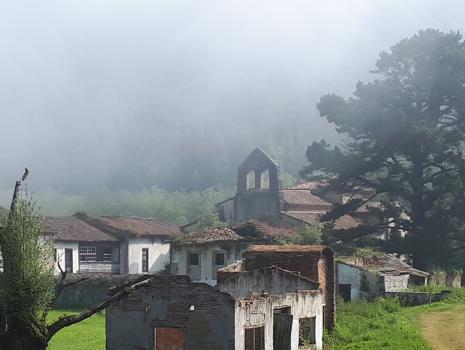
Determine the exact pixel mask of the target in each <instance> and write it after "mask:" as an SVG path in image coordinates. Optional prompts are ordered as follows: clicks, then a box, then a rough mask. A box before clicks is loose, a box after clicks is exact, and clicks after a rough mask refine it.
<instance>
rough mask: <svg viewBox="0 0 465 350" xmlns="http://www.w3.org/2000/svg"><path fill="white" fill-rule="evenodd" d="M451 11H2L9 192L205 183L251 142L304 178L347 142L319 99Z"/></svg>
mask: <svg viewBox="0 0 465 350" xmlns="http://www.w3.org/2000/svg"><path fill="white" fill-rule="evenodd" d="M451 3H454V5H453V6H450V7H447V8H445V7H446V5H445V2H443V1H425V0H415V1H401V0H398V1H393V0H389V1H376V2H375V1H369V0H365V1H325V2H323V1H320V2H319V3H317V2H316V1H296V2H292V3H289V2H274V1H271V2H270V1H255V2H250V1H239V2H238V1H234V2H226V1H221V2H218V1H202V2H197V1H164V2H162V1H137V2H134V1H94V0H92V1H90V0H89V1H83V0H79V1H46V0H44V1H25V2H13V1H9V2H2V4H0V42H1V43H2V54H1V55H0V76H1V79H0V118H1V137H0V148H1V150H2V151H1V152H0V164H1V166H0V187H3V188H6V187H11V185H12V184H13V183H14V180H15V179H16V177H18V176H19V175H20V174H21V172H22V169H23V168H24V167H25V166H28V167H29V168H30V169H31V174H32V176H31V186H32V187H33V189H36V190H45V189H49V188H52V189H54V190H57V191H61V192H65V193H82V192H88V191H92V190H95V189H102V188H105V189H109V190H120V189H140V188H145V187H149V186H154V185H156V186H159V187H161V188H166V189H180V188H184V189H188V190H191V189H198V190H201V189H204V188H206V187H209V186H213V185H217V184H222V185H230V184H231V183H233V181H234V179H235V171H236V167H237V164H238V163H239V162H240V161H241V160H242V159H243V158H244V157H245V156H246V155H247V154H248V153H249V152H250V151H251V150H252V148H253V147H255V146H261V147H263V148H264V149H265V150H266V151H268V152H269V153H270V154H271V155H272V156H274V157H275V158H276V159H277V160H278V161H279V163H280V164H281V165H282V167H283V169H284V170H285V171H286V172H289V173H291V174H293V175H294V176H296V175H297V172H298V170H299V169H300V168H301V167H302V165H304V164H305V149H306V146H307V145H308V144H309V143H311V142H312V141H313V140H317V139H319V138H321V137H325V138H327V139H329V140H332V141H335V140H336V139H335V138H336V136H335V133H334V132H333V131H332V128H331V126H329V125H328V124H326V122H325V121H324V120H323V119H322V118H320V117H319V116H318V113H317V111H316V103H317V102H318V100H319V98H320V96H321V95H323V94H325V93H328V92H334V93H338V94H342V95H346V96H347V95H349V94H350V93H351V92H352V91H353V88H354V85H355V83H356V82H357V81H358V80H365V81H366V80H368V79H372V78H373V77H372V76H371V75H370V73H369V71H370V70H371V69H373V67H374V64H375V61H376V59H377V57H378V54H379V52H381V51H382V50H386V49H388V48H389V47H390V46H391V45H393V44H394V43H396V42H397V41H399V40H400V39H402V38H404V37H407V36H411V35H413V34H414V33H415V32H416V31H418V30H419V29H422V28H427V27H432V28H437V29H442V30H446V31H448V30H463V13H464V12H465V4H464V3H463V2H461V1H448V2H447V5H450V4H451ZM459 9H462V11H460V10H459ZM433 15H434V16H433Z"/></svg>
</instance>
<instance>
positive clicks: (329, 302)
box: [217, 245, 336, 329]
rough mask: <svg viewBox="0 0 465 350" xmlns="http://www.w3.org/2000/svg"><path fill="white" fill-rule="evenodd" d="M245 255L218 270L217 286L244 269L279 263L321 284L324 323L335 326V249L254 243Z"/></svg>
mask: <svg viewBox="0 0 465 350" xmlns="http://www.w3.org/2000/svg"><path fill="white" fill-rule="evenodd" d="M243 256H244V258H243V259H242V260H241V261H238V262H236V263H235V264H232V265H230V266H227V267H225V268H223V269H221V270H219V271H218V272H217V278H218V285H221V284H222V283H223V281H224V280H227V279H229V278H231V277H232V276H235V275H237V274H239V273H243V272H245V271H253V270H256V269H260V268H265V267H269V266H278V267H280V268H283V269H285V270H288V271H293V272H294V273H297V274H299V275H300V276H302V277H305V278H308V279H310V280H312V281H315V282H316V283H318V285H319V289H320V291H321V295H322V298H323V304H324V324H325V327H326V328H328V329H332V328H333V327H334V323H335V311H336V274H335V260H334V251H333V250H332V249H331V248H329V247H327V246H321V245H251V246H249V247H248V248H247V250H246V251H245V252H244V254H243Z"/></svg>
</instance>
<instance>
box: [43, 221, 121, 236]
mask: <svg viewBox="0 0 465 350" xmlns="http://www.w3.org/2000/svg"><path fill="white" fill-rule="evenodd" d="M42 229H43V232H44V234H45V235H50V236H51V237H53V239H54V240H56V241H72V242H117V241H118V239H117V238H116V237H113V236H112V235H109V234H107V233H105V232H102V231H101V230H99V229H97V228H95V227H93V226H91V225H89V224H87V223H86V222H84V221H82V220H80V219H78V218H77V217H74V216H71V217H66V218H53V217H45V218H44V219H43V221H42Z"/></svg>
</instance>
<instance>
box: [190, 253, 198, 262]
mask: <svg viewBox="0 0 465 350" xmlns="http://www.w3.org/2000/svg"><path fill="white" fill-rule="evenodd" d="M189 265H199V254H192V253H191V254H189Z"/></svg>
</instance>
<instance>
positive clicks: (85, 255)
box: [79, 247, 97, 262]
mask: <svg viewBox="0 0 465 350" xmlns="http://www.w3.org/2000/svg"><path fill="white" fill-rule="evenodd" d="M96 260H97V248H96V247H79V261H81V262H88V261H96Z"/></svg>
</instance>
